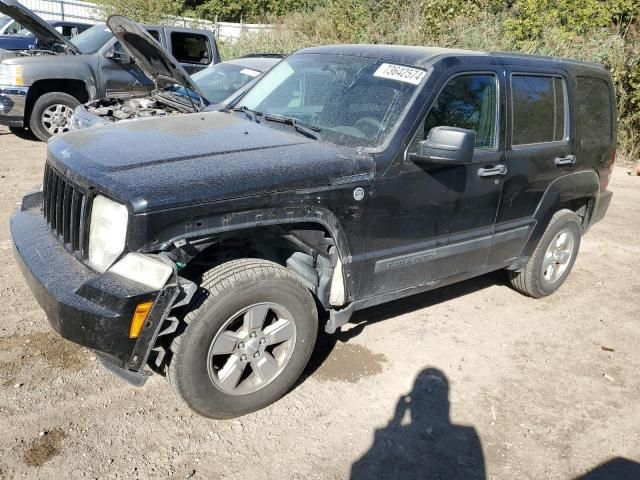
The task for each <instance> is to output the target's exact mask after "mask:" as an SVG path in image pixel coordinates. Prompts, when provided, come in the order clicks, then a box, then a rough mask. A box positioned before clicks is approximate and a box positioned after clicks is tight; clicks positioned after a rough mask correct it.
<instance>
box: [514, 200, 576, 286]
mask: <svg viewBox="0 0 640 480" xmlns="http://www.w3.org/2000/svg"><path fill="white" fill-rule="evenodd" d="M581 233H582V227H581V224H580V219H579V218H578V216H577V215H576V214H575V213H574V212H572V211H571V210H560V211H559V212H556V213H555V215H554V216H553V217H552V218H551V221H550V222H549V225H548V226H547V229H546V230H545V232H544V234H543V235H542V238H541V239H540V242H538V246H537V247H536V249H535V250H534V252H533V255H531V258H530V259H529V261H528V262H527V264H526V265H525V267H524V268H523V269H522V270H520V271H518V272H511V271H510V272H509V280H510V282H511V285H512V286H513V288H514V289H516V290H517V291H519V292H520V293H522V294H524V295H528V296H530V297H533V298H542V297H546V296H547V295H551V294H552V293H553V292H555V291H556V290H557V289H558V288H560V286H561V285H562V284H563V283H564V281H565V280H566V278H567V277H568V276H569V273H570V272H571V269H572V268H573V264H574V263H575V261H576V257H577V256H578V251H579V249H580V235H581ZM563 234H566V236H564V237H563V236H562V235H563ZM563 238H564V239H565V240H564V241H566V242H569V240H572V242H571V245H568V244H565V246H564V247H563V248H560V247H559V245H562V242H563ZM552 242H555V243H554V247H553V248H551V244H552ZM554 250H556V252H557V253H556V252H554ZM567 252H569V253H568V257H567ZM550 255H551V256H550ZM554 255H556V256H554ZM554 259H557V261H555V260H554ZM554 269H555V270H554Z"/></svg>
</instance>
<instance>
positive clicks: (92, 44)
mask: <svg viewBox="0 0 640 480" xmlns="http://www.w3.org/2000/svg"><path fill="white" fill-rule="evenodd" d="M111 37H113V32H112V31H111V30H109V27H107V26H106V25H105V24H101V25H94V26H93V27H91V28H90V29H89V30H85V31H84V32H82V33H81V34H80V35H76V36H75V37H73V38H72V39H71V40H69V41H70V42H71V43H73V44H74V45H75V46H76V47H77V48H78V50H80V51H81V52H82V53H85V54H87V53H95V52H97V51H98V50H100V49H101V48H102V46H103V45H104V44H105V43H107V42H108V41H109V40H111Z"/></svg>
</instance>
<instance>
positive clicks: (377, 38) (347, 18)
mask: <svg viewBox="0 0 640 480" xmlns="http://www.w3.org/2000/svg"><path fill="white" fill-rule="evenodd" d="M97 1H98V3H99V4H101V5H103V6H106V7H107V8H108V10H109V11H117V12H121V13H124V14H126V15H129V16H132V17H133V18H134V19H136V20H139V21H147V22H156V21H159V20H160V19H162V18H163V17H164V16H166V15H170V14H176V13H180V14H185V15H193V16H197V17H199V18H204V19H208V20H218V21H245V22H268V23H272V24H275V25H278V26H277V28H276V29H275V30H273V31H272V32H267V33H260V34H252V35H245V36H244V37H242V38H241V39H240V40H238V41H235V42H232V43H224V44H221V45H220V50H221V53H222V56H223V58H226V59H229V58H234V57H237V56H240V55H244V54H247V53H252V52H277V53H290V52H292V51H294V50H296V49H298V48H302V47H305V46H309V45H317V44H327V43H390V44H409V45H431V46H443V47H457V48H468V49H473V50H494V51H495V50H497V51H520V52H524V53H534V54H543V55H553V56H562V57H571V58H576V59H580V60H587V61H592V62H597V63H601V64H603V65H605V66H606V67H607V68H608V69H609V71H610V72H611V74H612V76H613V78H614V81H615V85H616V92H617V98H618V117H619V124H618V128H619V138H618V140H619V142H618V143H619V147H618V152H619V156H623V157H626V158H627V159H628V160H629V161H632V160H636V159H638V158H639V157H640V0H97Z"/></svg>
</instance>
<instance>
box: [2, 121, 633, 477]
mask: <svg viewBox="0 0 640 480" xmlns="http://www.w3.org/2000/svg"><path fill="white" fill-rule="evenodd" d="M44 158H45V146H44V145H43V144H41V143H37V142H34V141H32V140H28V139H20V138H18V137H15V136H14V135H12V134H10V133H9V131H8V130H6V129H3V128H0V254H2V255H3V261H2V262H1V263H0V299H1V301H0V319H1V321H0V478H30V479H31V478H43V479H54V478H55V479H58V478H59V479H67V478H101V479H102V478H109V479H111V478H127V479H131V478H140V479H147V478H194V479H204V478H207V479H218V478H225V479H243V480H244V479H248V478H254V479H255V478H269V479H346V478H352V479H358V480H360V479H378V478H380V479H386V478H390V479H394V478H398V479H399V478H402V479H405V478H429V479H430V478H434V479H436V478H440V479H442V480H447V479H450V478H479V479H482V478H490V479H546V478H550V479H570V478H577V477H581V476H583V475H585V474H587V473H588V472H590V471H592V470H594V469H596V468H597V467H598V466H601V465H602V464H605V463H606V464H607V466H606V467H602V468H600V469H598V470H596V472H592V476H587V477H585V478H589V479H592V478H610V477H605V476H602V475H604V474H603V472H612V471H616V469H620V471H625V472H626V474H625V475H623V476H619V477H611V478H640V470H639V467H640V463H635V462H640V427H639V425H640V350H639V345H640V306H639V300H640V241H639V239H640V177H630V176H628V175H627V174H626V172H625V170H624V169H623V168H616V171H615V173H614V175H613V179H612V182H611V189H612V190H613V192H614V197H613V202H612V204H611V208H610V210H609V213H608V215H607V217H606V218H605V220H604V221H603V222H601V223H599V224H598V225H596V226H595V227H594V228H593V229H592V230H591V232H590V233H589V234H588V235H587V236H586V237H585V238H584V239H583V243H582V246H581V251H580V255H579V256H578V260H577V262H576V264H575V267H574V270H573V272H572V274H571V275H570V277H569V279H568V281H567V282H566V284H565V285H564V286H563V287H562V288H561V289H560V291H558V292H557V293H556V294H555V295H553V296H551V297H549V298H546V299H543V300H532V299H529V298H526V297H523V296H521V295H519V294H518V293H516V292H515V291H513V290H511V289H510V288H509V287H508V286H507V285H506V284H505V283H504V276H503V275H502V274H500V273H497V274H491V275H487V276H484V277H481V278H478V279H474V280H471V281H467V282H464V283H462V284H459V285H456V286H453V287H449V288H445V289H442V290H438V291H434V292H430V293H427V294H423V295H418V296H415V297H411V298H409V299H405V300H402V301H397V302H394V303H392V304H388V305H385V306H382V307H378V308H372V309H369V310H366V311H363V312H360V313H359V314H357V316H356V317H355V318H354V319H353V321H354V323H353V324H351V325H349V326H348V327H347V328H344V329H343V332H342V333H339V334H337V335H335V336H324V337H323V338H322V339H321V342H320V345H319V347H318V348H317V349H316V352H315V353H314V357H313V359H312V362H311V365H310V366H309V368H308V369H307V372H306V376H305V379H304V380H303V381H301V382H300V384H299V385H298V386H297V387H296V388H295V389H294V390H293V391H292V392H290V393H289V394H288V395H286V396H285V397H284V398H283V399H281V400H280V401H278V402H277V403H276V404H274V405H272V406H271V407H269V408H267V409H265V410H262V411H260V412H257V413H255V414H252V415H248V416H246V417H243V418H240V419H236V420H231V421H213V420H207V419H204V418H201V417H199V416H197V415H195V414H193V413H191V412H190V411H188V410H186V409H184V408H183V407H182V406H181V405H180V404H179V403H178V401H177V400H176V399H175V398H174V397H173V395H172V393H171V392H170V390H169V388H168V385H167V384H166V382H165V380H164V379H163V378H162V377H159V376H155V377H153V378H152V379H151V380H150V381H149V382H147V384H146V385H145V386H144V387H142V388H135V387H131V386H128V385H127V384H125V383H123V382H122V381H120V380H118V379H116V378H114V377H113V376H112V375H111V374H109V373H108V372H107V371H105V370H104V369H102V368H101V367H100V365H99V364H98V362H97V361H96V358H95V356H94V355H93V354H92V353H91V352H90V351H87V350H85V349H82V348H80V347H78V346H76V345H74V344H71V343H69V342H67V341H65V340H62V339H61V338H59V337H58V336H57V335H55V334H54V333H53V331H52V330H51V329H50V328H49V325H48V323H47V320H46V318H45V316H44V314H43V312H42V311H41V310H40V309H39V307H38V305H37V304H36V302H35V300H34V299H33V298H32V296H31V294H30V292H29V290H28V288H27V286H26V284H25V283H24V281H23V279H22V277H21V275H20V273H19V271H18V267H17V266H16V263H15V261H14V259H13V253H12V247H11V242H10V236H9V217H10V215H11V213H12V212H13V210H14V209H15V208H16V205H17V202H18V201H19V200H20V198H21V196H22V195H23V193H24V192H25V191H27V190H29V189H31V188H32V187H34V186H35V185H37V184H39V183H40V182H41V176H42V170H43V164H44ZM616 459H617V460H616ZM624 459H626V460H624ZM625 469H626V470H625ZM456 473H457V474H456ZM594 475H595V476H594ZM598 475H600V476H598Z"/></svg>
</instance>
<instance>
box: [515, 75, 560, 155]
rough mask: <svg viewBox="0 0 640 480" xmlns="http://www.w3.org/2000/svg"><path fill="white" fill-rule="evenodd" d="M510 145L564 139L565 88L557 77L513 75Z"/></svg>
mask: <svg viewBox="0 0 640 480" xmlns="http://www.w3.org/2000/svg"><path fill="white" fill-rule="evenodd" d="M511 90H512V102H513V139H512V143H513V145H528V144H532V143H546V142H559V141H562V140H565V139H566V138H567V112H566V88H565V84H564V80H563V79H562V78H560V77H552V76H542V75H513V76H512V77H511Z"/></svg>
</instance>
